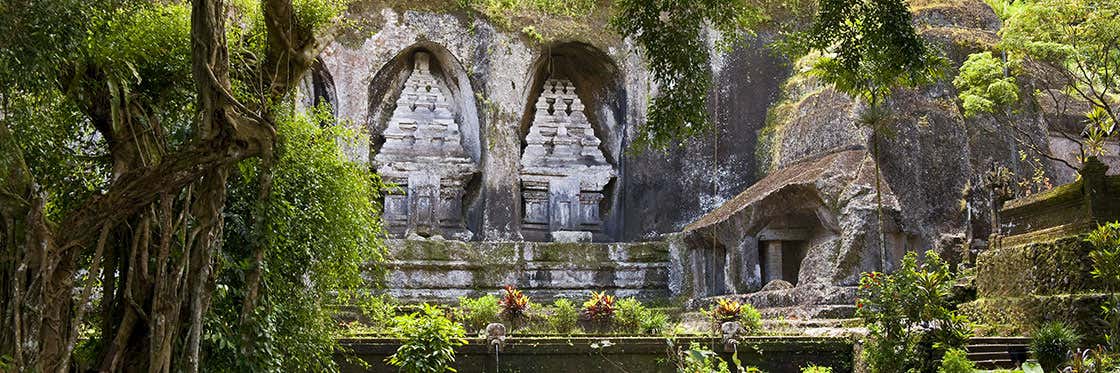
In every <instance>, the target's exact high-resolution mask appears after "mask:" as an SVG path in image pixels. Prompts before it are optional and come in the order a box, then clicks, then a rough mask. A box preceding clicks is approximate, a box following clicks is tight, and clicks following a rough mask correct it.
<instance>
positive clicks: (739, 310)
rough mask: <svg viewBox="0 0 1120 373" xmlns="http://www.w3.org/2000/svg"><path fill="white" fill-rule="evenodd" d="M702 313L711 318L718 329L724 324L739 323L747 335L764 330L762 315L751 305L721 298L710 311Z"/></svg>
mask: <svg viewBox="0 0 1120 373" xmlns="http://www.w3.org/2000/svg"><path fill="white" fill-rule="evenodd" d="M702 313H704V314H706V315H708V316H709V317H711V318H712V322H713V323H715V324H717V325H716V326H717V327H718V324H722V323H724V322H728V321H738V322H739V326H740V327H742V328H743V329H744V330H746V331H747V333H754V332H757V331H759V330H760V329H761V328H762V314H761V313H759V312H758V309H756V308H754V306H752V305H751V304H750V303H739V302H738V301H735V300H730V299H726V298H721V299H719V300H718V301H717V302H716V304H715V305H714V306H713V307H712V308H711V309H710V310H703V311H702Z"/></svg>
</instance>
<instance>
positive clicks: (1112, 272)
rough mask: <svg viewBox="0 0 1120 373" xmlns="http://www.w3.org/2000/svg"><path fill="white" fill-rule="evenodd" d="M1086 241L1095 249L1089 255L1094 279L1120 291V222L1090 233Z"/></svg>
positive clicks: (1102, 226)
mask: <svg viewBox="0 0 1120 373" xmlns="http://www.w3.org/2000/svg"><path fill="white" fill-rule="evenodd" d="M1086 240H1088V241H1089V243H1091V244H1092V245H1093V248H1094V250H1093V251H1092V252H1090V253H1089V257H1090V258H1091V259H1092V261H1093V272H1092V273H1093V277H1095V278H1097V279H1100V280H1101V281H1104V283H1105V286H1107V287H1108V288H1109V289H1111V290H1120V222H1112V223H1108V224H1104V225H1101V226H1100V227H1098V228H1097V229H1096V230H1094V231H1092V232H1089V235H1088V236H1087V237H1086Z"/></svg>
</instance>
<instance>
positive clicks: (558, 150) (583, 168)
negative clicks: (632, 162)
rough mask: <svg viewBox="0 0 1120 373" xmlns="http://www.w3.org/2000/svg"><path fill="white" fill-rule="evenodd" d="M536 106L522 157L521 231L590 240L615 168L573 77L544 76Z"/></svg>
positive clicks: (599, 228) (600, 225) (600, 226)
mask: <svg viewBox="0 0 1120 373" xmlns="http://www.w3.org/2000/svg"><path fill="white" fill-rule="evenodd" d="M534 108H535V110H536V112H535V113H534V116H533V122H532V124H531V126H530V127H529V133H528V134H527V135H526V136H525V144H526V146H525V150H524V152H523V153H522V155H521V194H522V201H523V204H524V206H523V207H524V210H523V218H522V230H523V232H525V233H528V235H527V236H532V235H533V233H538V234H541V233H545V232H547V233H548V236H547V237H550V238H551V239H552V240H554V241H590V240H591V239H592V237H593V235H595V234H598V233H600V232H602V230H603V219H602V217H601V216H600V213H601V211H600V202H601V201H602V200H603V189H604V188H605V187H606V186H607V184H608V183H609V182H610V181H611V179H613V178H614V177H615V176H616V175H617V173H616V171H615V168H614V166H613V165H612V164H610V162H608V161H607V159H606V157H605V156H604V155H603V151H602V150H601V149H600V148H599V144H600V143H601V141H600V140H599V139H598V138H597V137H595V132H594V131H593V129H592V127H591V122H590V121H588V119H587V116H586V115H585V114H584V109H585V108H584V105H583V102H582V101H580V98H579V96H578V95H576V87H575V85H573V84H572V81H571V80H568V79H562V78H554V79H548V80H546V81H545V83H544V88H543V90H542V92H541V94H540V96H539V97H538V98H537V102H536V105H535V106H534ZM542 235H543V234H542Z"/></svg>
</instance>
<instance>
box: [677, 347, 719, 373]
mask: <svg viewBox="0 0 1120 373" xmlns="http://www.w3.org/2000/svg"><path fill="white" fill-rule="evenodd" d="M677 373H731V369H729V368H728V367H727V362H726V361H724V360H723V359H722V358H720V357H719V355H718V354H716V353H715V351H712V350H711V349H708V348H707V347H703V346H700V344H698V343H696V342H692V343H691V344H690V345H689V348H688V350H687V351H684V352H683V353H681V356H680V359H679V361H678V362H677Z"/></svg>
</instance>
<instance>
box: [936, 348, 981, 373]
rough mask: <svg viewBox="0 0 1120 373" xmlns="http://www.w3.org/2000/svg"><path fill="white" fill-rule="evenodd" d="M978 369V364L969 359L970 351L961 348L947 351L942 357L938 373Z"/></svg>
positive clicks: (970, 372) (959, 372) (964, 372)
mask: <svg viewBox="0 0 1120 373" xmlns="http://www.w3.org/2000/svg"><path fill="white" fill-rule="evenodd" d="M975 371H976V364H975V363H973V362H972V360H969V359H968V352H965V351H964V350H962V349H959V348H951V349H949V350H947V351H945V356H944V357H942V358H941V367H940V368H938V369H937V373H972V372H975Z"/></svg>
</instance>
